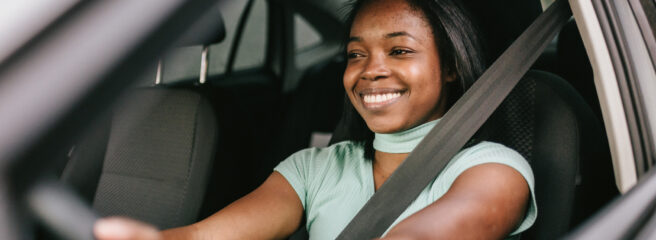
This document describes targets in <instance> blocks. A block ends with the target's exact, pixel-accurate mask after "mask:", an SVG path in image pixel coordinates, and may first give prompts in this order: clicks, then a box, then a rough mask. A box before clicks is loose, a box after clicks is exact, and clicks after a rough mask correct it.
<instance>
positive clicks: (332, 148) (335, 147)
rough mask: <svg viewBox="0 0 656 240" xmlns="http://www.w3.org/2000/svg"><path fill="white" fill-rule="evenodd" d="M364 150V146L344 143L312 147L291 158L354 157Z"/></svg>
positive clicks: (351, 142) (348, 142) (298, 152)
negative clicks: (353, 155)
mask: <svg viewBox="0 0 656 240" xmlns="http://www.w3.org/2000/svg"><path fill="white" fill-rule="evenodd" d="M363 150H364V147H363V146H362V144H360V143H357V142H353V141H342V142H337V143H333V144H331V145H329V146H326V147H310V148H305V149H301V150H299V151H297V152H295V153H294V154H292V155H290V157H289V158H304V159H306V158H312V159H324V158H327V157H335V156H341V155H352V154H359V153H360V152H362V151H363Z"/></svg>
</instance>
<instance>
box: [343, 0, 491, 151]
mask: <svg viewBox="0 0 656 240" xmlns="http://www.w3.org/2000/svg"><path fill="white" fill-rule="evenodd" d="M373 1H376V0H354V1H352V2H350V3H349V4H348V6H350V10H349V12H348V14H347V15H346V21H345V22H346V26H347V31H346V36H345V37H344V53H346V50H345V49H346V42H347V40H348V38H349V33H350V29H351V26H352V25H353V21H354V19H355V16H356V15H357V14H358V12H359V11H360V10H361V9H362V7H363V6H364V5H366V4H369V3H371V2H373ZM404 1H406V2H407V3H408V4H409V5H410V7H412V8H413V10H416V11H418V12H420V13H422V14H423V17H424V19H425V20H426V22H427V23H428V24H429V26H430V27H431V29H432V33H433V38H434V39H435V45H436V46H437V49H438V54H439V58H440V64H441V66H440V67H441V69H442V70H443V71H447V73H448V74H449V75H453V76H455V78H456V79H455V81H453V82H449V83H447V84H446V88H447V91H448V92H449V94H447V97H448V99H447V108H450V107H451V106H452V105H453V103H455V102H456V101H457V100H458V99H459V98H460V97H461V96H462V94H463V93H464V92H465V91H467V89H469V87H470V86H471V85H472V84H473V83H474V81H476V79H477V78H478V77H479V76H480V75H481V74H482V73H483V71H484V70H485V62H484V59H485V58H484V56H483V51H484V50H483V47H482V45H481V40H480V39H479V34H478V31H477V29H476V27H475V26H474V24H473V23H472V20H471V17H470V15H469V13H468V12H467V10H466V9H465V7H464V6H463V5H462V3H460V2H459V1H457V0H404ZM340 126H342V128H341V129H337V130H336V132H335V137H336V138H335V140H351V141H355V142H359V143H361V144H364V146H365V158H367V159H373V153H374V149H373V138H374V133H373V132H372V131H371V130H369V128H368V127H367V124H366V123H365V121H364V119H362V117H361V116H360V115H359V114H358V112H357V111H356V110H355V107H353V104H352V103H351V101H350V100H349V99H348V96H346V97H345V98H344V111H343V112H342V119H341V120H340Z"/></svg>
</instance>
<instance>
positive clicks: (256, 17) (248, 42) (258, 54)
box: [233, 0, 268, 71]
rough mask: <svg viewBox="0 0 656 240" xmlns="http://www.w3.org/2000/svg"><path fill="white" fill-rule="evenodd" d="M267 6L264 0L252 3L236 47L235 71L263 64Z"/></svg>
mask: <svg viewBox="0 0 656 240" xmlns="http://www.w3.org/2000/svg"><path fill="white" fill-rule="evenodd" d="M267 8H268V6H267V2H266V1H265V0H256V1H255V2H254V3H253V6H252V9H251V12H250V15H249V16H248V19H247V20H246V25H245V26H244V32H243V34H242V35H241V40H240V43H239V48H238V49H237V56H236V57H235V65H234V66H233V68H234V70H235V71H239V70H244V69H253V68H258V67H262V66H263V65H264V58H265V56H266V43H267V34H268V33H267V25H268V24H267V22H268V14H267V13H268V11H267Z"/></svg>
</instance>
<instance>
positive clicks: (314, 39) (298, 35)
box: [294, 13, 322, 53]
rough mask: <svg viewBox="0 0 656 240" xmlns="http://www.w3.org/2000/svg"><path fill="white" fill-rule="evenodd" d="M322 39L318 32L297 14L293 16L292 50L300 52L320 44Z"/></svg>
mask: <svg viewBox="0 0 656 240" xmlns="http://www.w3.org/2000/svg"><path fill="white" fill-rule="evenodd" d="M321 42H322V39H321V35H319V32H317V30H315V29H314V28H313V27H312V26H311V25H310V24H309V23H308V22H307V20H305V18H303V16H301V15H300V14H298V13H295V14H294V46H295V47H294V49H295V51H296V52H297V53H298V52H302V51H303V50H306V49H308V48H311V47H314V46H317V45H319V44H321Z"/></svg>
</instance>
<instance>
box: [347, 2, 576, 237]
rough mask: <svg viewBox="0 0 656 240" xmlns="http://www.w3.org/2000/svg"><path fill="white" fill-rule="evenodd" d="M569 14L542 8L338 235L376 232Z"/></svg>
mask: <svg viewBox="0 0 656 240" xmlns="http://www.w3.org/2000/svg"><path fill="white" fill-rule="evenodd" d="M570 16H571V11H570V9H569V6H568V5H567V1H565V0H558V1H556V2H554V3H553V4H552V6H551V7H549V9H547V10H546V11H545V12H543V13H542V14H541V15H540V16H539V17H538V18H537V19H536V20H535V21H534V22H533V23H532V24H531V25H530V26H529V27H528V28H527V29H526V30H525V31H524V32H523V33H522V34H521V35H520V36H519V38H517V40H515V42H513V44H512V45H510V47H509V48H508V49H507V50H506V51H505V52H504V53H503V54H502V55H501V56H500V57H499V58H498V59H497V60H496V61H495V62H494V63H493V64H492V66H490V68H488V69H487V70H486V71H485V73H483V75H482V76H481V77H480V78H479V79H478V80H477V81H476V82H475V83H474V84H473V85H472V87H471V88H470V89H469V90H468V91H467V92H465V94H464V95H463V96H462V97H461V98H460V99H459V100H458V101H457V102H456V103H455V104H454V105H453V106H452V107H451V109H450V110H449V111H448V112H447V113H446V114H445V115H444V117H442V119H441V120H440V121H439V122H438V123H437V125H436V126H435V127H434V128H433V129H432V130H431V131H430V132H429V133H428V135H426V137H425V138H424V139H423V141H422V142H421V143H419V145H418V146H417V147H416V148H415V150H414V151H413V152H411V153H410V155H409V156H408V158H407V159H406V160H405V161H404V162H403V163H402V164H401V165H400V166H399V167H398V169H397V170H396V171H395V172H394V173H393V174H392V175H391V176H390V177H389V178H388V179H387V181H386V182H385V183H384V184H383V185H382V186H381V187H380V189H379V190H378V191H377V192H376V193H375V194H374V195H373V196H372V197H371V198H370V199H369V201H368V202H367V203H366V204H365V205H364V207H363V208H362V209H360V211H359V212H358V214H357V215H356V216H355V217H354V218H353V219H352V220H351V222H350V223H349V224H348V225H347V226H346V228H345V229H344V230H343V231H342V232H341V233H340V235H339V236H338V237H337V239H340V240H346V239H349V240H350V239H357V240H361V239H372V238H377V237H380V236H381V235H382V234H383V233H384V232H385V231H386V230H387V228H388V227H389V226H390V225H391V224H392V223H393V222H394V221H395V220H396V219H397V218H398V216H399V215H401V213H403V211H405V209H406V208H407V207H408V206H409V205H410V203H412V202H413V201H414V200H415V199H416V198H417V196H419V194H420V193H421V191H422V190H423V189H424V188H425V187H426V186H427V185H428V184H429V183H430V182H431V181H432V180H434V179H435V178H436V177H437V176H438V174H439V173H440V172H441V171H442V169H443V168H444V167H445V166H446V165H447V163H448V162H449V161H450V160H451V158H453V156H455V155H456V154H457V153H458V151H460V149H461V148H462V147H463V146H464V145H465V143H467V141H469V139H470V138H471V137H472V136H473V135H474V133H476V131H477V130H478V129H479V128H480V127H481V126H482V125H483V123H484V122H485V121H486V120H487V119H488V118H489V117H490V115H492V113H493V112H494V110H496V108H497V107H498V106H499V105H500V104H501V102H502V101H503V100H504V99H505V98H506V96H507V95H508V94H509V93H510V91H511V90H512V89H513V88H514V87H515V85H517V83H518V82H519V80H520V79H521V78H522V76H523V75H524V74H525V73H526V72H527V71H528V70H529V68H530V67H531V65H532V64H533V62H535V60H537V58H538V57H539V56H540V54H541V53H542V51H543V50H544V49H545V48H546V47H547V45H548V44H549V42H551V40H552V39H553V38H554V37H555V36H556V34H557V33H558V32H559V30H560V29H561V28H562V26H563V25H564V24H565V23H566V22H567V20H568V19H569V17H570Z"/></svg>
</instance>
